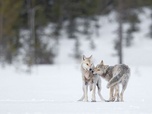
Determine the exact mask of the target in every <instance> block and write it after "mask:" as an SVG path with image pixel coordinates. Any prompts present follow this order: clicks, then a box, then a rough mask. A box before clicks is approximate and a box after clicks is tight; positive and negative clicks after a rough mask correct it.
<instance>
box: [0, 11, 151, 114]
mask: <svg viewBox="0 0 152 114" xmlns="http://www.w3.org/2000/svg"><path fill="white" fill-rule="evenodd" d="M145 12H146V13H144V14H141V16H140V18H141V23H140V25H141V31H139V32H137V33H134V37H135V38H134V42H133V44H134V45H133V46H132V47H129V48H126V47H124V48H123V50H124V63H126V64H128V65H129V66H130V67H131V77H130V80H129V84H128V87H127V89H126V91H125V93H124V100H125V102H101V101H100V99H99V97H98V95H97V94H96V98H97V102H91V92H88V95H89V102H79V101H77V100H78V99H79V98H80V97H81V96H82V79H81V72H80V61H74V59H73V58H72V55H73V49H74V40H72V39H71V40H69V39H67V38H66V36H64V35H63V39H61V40H60V42H59V44H60V47H59V52H58V56H57V57H56V58H55V63H56V64H54V65H41V66H33V67H32V68H31V73H30V72H29V73H25V72H22V69H25V67H24V66H16V67H14V66H5V68H3V67H0V114H101V113H103V114H152V91H151V79H152V78H151V70H152V60H151V58H152V53H151V52H152V40H150V39H148V38H147V37H146V33H147V32H148V25H149V24H150V20H149V19H148V18H147V17H148V15H149V11H148V10H147V9H145ZM114 16H115V14H114V13H112V14H111V15H109V16H108V17H103V18H101V19H99V23H101V26H102V28H101V29H99V33H100V37H97V36H96V35H95V34H93V35H92V37H93V38H94V43H95V45H96V48H95V50H91V49H90V46H89V41H87V40H86V38H85V37H84V36H83V35H80V36H79V37H80V38H81V39H80V40H81V41H80V42H81V47H80V49H81V52H82V54H85V55H86V56H90V55H91V54H92V55H93V61H94V63H95V64H97V63H99V62H100V60H101V59H103V60H104V62H105V64H108V65H114V64H116V63H117V59H118V58H117V57H116V56H114V54H115V53H116V52H115V50H114V49H113V41H114V40H115V39H116V37H117V35H116V32H115V30H116V28H117V24H116V22H115V21H114ZM107 18H108V19H107ZM109 20H111V23H110V22H109ZM146 25H147V26H146ZM63 33H64V32H63ZM18 69H19V70H18ZM106 84H107V82H106V81H105V80H104V79H102V91H101V94H102V95H103V97H104V98H105V99H108V98H109V90H108V89H107V88H106Z"/></svg>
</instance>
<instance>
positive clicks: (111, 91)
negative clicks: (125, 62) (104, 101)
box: [109, 86, 115, 101]
mask: <svg viewBox="0 0 152 114" xmlns="http://www.w3.org/2000/svg"><path fill="white" fill-rule="evenodd" d="M109 93H110V94H109V96H110V97H109V101H114V100H115V97H114V86H113V87H110V92H109Z"/></svg>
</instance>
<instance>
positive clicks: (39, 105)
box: [0, 65, 152, 114]
mask: <svg viewBox="0 0 152 114" xmlns="http://www.w3.org/2000/svg"><path fill="white" fill-rule="evenodd" d="M151 69H152V67H131V71H132V72H131V78H130V81H129V84H128V88H127V89H126V91H125V94H124V100H125V102H101V101H100V99H99V97H98V95H97V94H96V98H97V102H91V92H88V94H89V102H80V101H77V100H78V99H79V98H80V97H81V96H82V87H81V86H82V80H81V73H80V66H79V65H60V66H58V65H54V66H37V67H33V68H32V71H33V73H32V74H30V75H29V74H25V73H22V72H19V71H18V72H16V71H15V69H14V68H13V67H6V68H5V69H0V72H1V76H0V114H101V113H103V114H152V108H151V106H152V91H151V73H150V72H151ZM106 84H107V82H106V81H105V80H103V79H102V91H101V94H102V95H103V97H104V98H105V99H108V98H109V90H108V89H107V88H106Z"/></svg>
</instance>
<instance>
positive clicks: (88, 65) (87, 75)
mask: <svg viewBox="0 0 152 114" xmlns="http://www.w3.org/2000/svg"><path fill="white" fill-rule="evenodd" d="M91 58H92V56H90V57H85V56H84V55H83V59H82V63H81V72H82V82H83V86H82V89H83V95H82V97H81V98H80V99H79V101H83V100H84V101H86V102H87V101H88V86H90V91H91V90H92V101H93V102H95V101H96V98H95V90H96V86H97V88H98V95H99V97H100V99H101V100H102V101H104V99H103V97H102V95H101V93H100V92H101V79H100V76H98V75H96V74H93V73H92V69H93V68H94V65H93V63H92V60H91Z"/></svg>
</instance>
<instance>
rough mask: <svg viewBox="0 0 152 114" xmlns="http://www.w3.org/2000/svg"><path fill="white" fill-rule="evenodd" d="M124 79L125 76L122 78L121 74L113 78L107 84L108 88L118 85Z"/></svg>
mask: <svg viewBox="0 0 152 114" xmlns="http://www.w3.org/2000/svg"><path fill="white" fill-rule="evenodd" d="M122 77H123V75H122V76H121V75H120V74H118V75H117V76H115V77H113V78H111V80H110V81H109V82H108V84H107V88H110V87H112V86H114V85H116V84H117V83H119V82H120V81H121V79H122Z"/></svg>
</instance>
